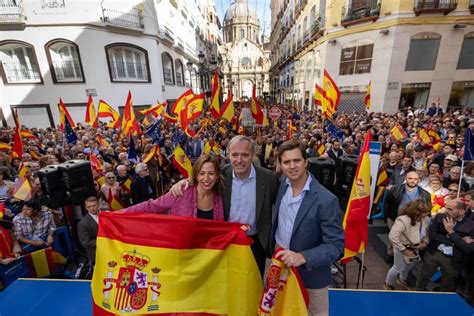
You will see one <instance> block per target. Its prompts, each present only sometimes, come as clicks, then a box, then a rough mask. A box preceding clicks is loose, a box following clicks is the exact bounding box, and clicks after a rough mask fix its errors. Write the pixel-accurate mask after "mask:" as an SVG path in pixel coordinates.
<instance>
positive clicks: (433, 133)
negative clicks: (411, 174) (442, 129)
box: [428, 128, 441, 151]
mask: <svg viewBox="0 0 474 316" xmlns="http://www.w3.org/2000/svg"><path fill="white" fill-rule="evenodd" d="M428 135H429V136H430V138H431V145H432V146H433V149H434V150H435V151H438V150H439V143H440V142H441V137H439V134H438V132H436V131H435V130H434V129H433V128H430V129H428Z"/></svg>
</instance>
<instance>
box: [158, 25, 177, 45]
mask: <svg viewBox="0 0 474 316" xmlns="http://www.w3.org/2000/svg"><path fill="white" fill-rule="evenodd" d="M159 33H160V36H161V37H162V38H165V39H167V40H168V41H169V42H171V43H172V44H174V32H173V31H172V30H171V28H170V27H168V26H166V25H160V31H159Z"/></svg>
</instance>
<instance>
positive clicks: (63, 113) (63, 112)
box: [58, 98, 76, 131]
mask: <svg viewBox="0 0 474 316" xmlns="http://www.w3.org/2000/svg"><path fill="white" fill-rule="evenodd" d="M58 109H59V123H60V127H61V130H62V131H64V126H65V122H66V118H67V119H68V120H69V124H70V125H71V128H74V127H76V125H75V124H74V121H73V120H72V118H71V115H69V111H68V110H67V108H66V106H65V105H64V103H63V100H62V99H61V98H59V104H58Z"/></svg>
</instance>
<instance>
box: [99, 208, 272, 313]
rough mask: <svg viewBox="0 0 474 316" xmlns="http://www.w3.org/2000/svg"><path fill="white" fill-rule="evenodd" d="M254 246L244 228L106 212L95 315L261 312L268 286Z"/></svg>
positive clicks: (101, 216)
mask: <svg viewBox="0 0 474 316" xmlns="http://www.w3.org/2000/svg"><path fill="white" fill-rule="evenodd" d="M124 229H125V230H126V233H124ZM170 232H173V233H170ZM250 244H251V239H249V238H248V237H247V236H246V235H245V233H244V232H243V231H242V230H241V229H240V224H238V223H227V222H221V221H211V220H202V219H193V218H186V217H179V216H170V215H158V214H127V213H115V214H112V213H107V212H103V213H100V214H99V231H98V235H97V257H96V264H95V268H94V275H93V279H92V298H93V314H94V315H96V316H102V315H119V314H120V315H123V313H124V311H127V313H133V314H135V315H145V314H146V315H162V314H163V315H175V316H179V315H183V316H185V315H208V316H213V315H215V316H217V315H255V314H256V312H257V310H258V306H259V298H260V295H261V293H262V291H263V286H262V281H261V277H260V273H259V271H258V267H257V265H256V263H255V259H254V257H253V255H252V251H251V249H250Z"/></svg>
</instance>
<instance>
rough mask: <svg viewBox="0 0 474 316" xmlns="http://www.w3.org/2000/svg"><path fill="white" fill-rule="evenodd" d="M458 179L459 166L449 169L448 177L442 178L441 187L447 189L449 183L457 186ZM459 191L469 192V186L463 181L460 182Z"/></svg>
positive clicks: (459, 176) (459, 173)
mask: <svg viewBox="0 0 474 316" xmlns="http://www.w3.org/2000/svg"><path fill="white" fill-rule="evenodd" d="M460 178H461V167H459V166H454V167H451V169H449V175H448V176H447V177H444V179H443V186H444V187H445V188H447V187H448V186H449V185H450V184H451V183H456V184H458V183H459V180H460ZM461 189H462V190H463V191H469V184H468V183H467V182H466V180H464V179H462V180H461Z"/></svg>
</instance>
